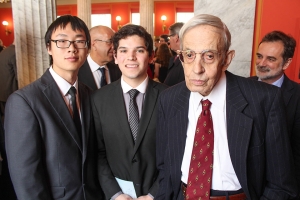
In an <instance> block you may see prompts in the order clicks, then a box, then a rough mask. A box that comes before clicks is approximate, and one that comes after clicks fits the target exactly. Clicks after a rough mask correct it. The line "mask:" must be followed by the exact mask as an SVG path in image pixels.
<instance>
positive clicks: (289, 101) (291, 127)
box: [250, 75, 300, 191]
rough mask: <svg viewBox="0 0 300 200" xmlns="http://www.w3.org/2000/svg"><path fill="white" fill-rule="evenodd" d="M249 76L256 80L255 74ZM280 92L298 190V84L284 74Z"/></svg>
mask: <svg viewBox="0 0 300 200" xmlns="http://www.w3.org/2000/svg"><path fill="white" fill-rule="evenodd" d="M250 78H251V79H255V80H258V77H257V76H253V77H250ZM281 92H282V96H283V100H284V105H285V106H286V113H287V114H286V115H287V124H288V131H289V135H290V138H291V146H292V150H293V155H294V162H295V166H296V169H297V170H296V178H297V182H298V191H300V170H299V169H300V85H299V84H298V83H296V82H294V81H291V80H290V79H289V78H288V77H287V76H286V75H284V79H283V83H282V85H281Z"/></svg>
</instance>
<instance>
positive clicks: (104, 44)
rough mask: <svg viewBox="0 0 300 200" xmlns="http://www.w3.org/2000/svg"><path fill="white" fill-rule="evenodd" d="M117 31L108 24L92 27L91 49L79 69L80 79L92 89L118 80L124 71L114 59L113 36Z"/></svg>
mask: <svg viewBox="0 0 300 200" xmlns="http://www.w3.org/2000/svg"><path fill="white" fill-rule="evenodd" d="M114 34H115V32H114V31H113V30H112V29H111V28H109V27H107V26H95V27H93V28H91V29H90V35H91V50H90V54H89V55H88V57H87V59H86V61H85V62H84V64H83V65H82V67H81V68H80V69H79V73H78V80H79V81H81V82H83V83H84V84H86V85H87V86H89V87H90V88H91V89H92V90H96V89H98V88H101V87H103V86H105V85H107V84H109V83H111V82H114V81H116V80H118V79H119V78H120V77H121V75H122V73H121V71H120V69H119V67H118V65H117V64H115V63H114V61H113V44H112V40H111V38H112V36H113V35H114Z"/></svg>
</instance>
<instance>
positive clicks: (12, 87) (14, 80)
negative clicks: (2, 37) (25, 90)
mask: <svg viewBox="0 0 300 200" xmlns="http://www.w3.org/2000/svg"><path fill="white" fill-rule="evenodd" d="M0 85H1V87H0V101H1V102H6V100H7V98H8V96H9V95H10V94H11V93H13V92H14V91H16V90H17V89H18V77H17V62H16V51H15V45H10V46H8V47H6V48H5V49H4V50H3V51H2V52H1V54H0Z"/></svg>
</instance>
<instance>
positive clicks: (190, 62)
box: [180, 25, 234, 96]
mask: <svg viewBox="0 0 300 200" xmlns="http://www.w3.org/2000/svg"><path fill="white" fill-rule="evenodd" d="M219 42H220V34H219V33H218V30H217V29H216V28H215V27H212V26H209V25H199V26H197V27H194V28H192V29H190V30H188V31H187V32H186V33H185V35H184V36H183V40H182V44H183V45H182V47H183V48H182V51H183V52H182V55H181V56H180V58H181V60H182V61H183V63H182V64H183V68H184V74H185V81H186V85H187V87H188V89H189V90H190V91H192V92H199V93H200V94H201V95H203V96H207V95H209V94H210V92H211V91H212V89H213V88H214V86H215V85H216V83H217V82H218V81H219V79H220V77H221V75H222V72H223V71H225V70H226V69H227V68H228V65H229V63H230V61H231V59H232V57H233V56H234V52H229V53H227V52H225V53H224V52H219V50H218V46H220V44H219ZM222 54H223V55H222ZM222 57H223V59H222ZM225 57H226V58H225Z"/></svg>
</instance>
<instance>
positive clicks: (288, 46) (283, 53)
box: [252, 31, 300, 191]
mask: <svg viewBox="0 0 300 200" xmlns="http://www.w3.org/2000/svg"><path fill="white" fill-rule="evenodd" d="M295 47H296V41H295V39H294V38H293V37H291V36H289V35H286V34H285V33H283V32H281V31H272V32H270V33H268V34H266V35H265V36H264V37H263V39H262V41H261V42H260V44H259V46H258V50H257V53H256V74H257V76H256V77H252V78H254V79H256V80H259V81H262V82H265V83H268V84H272V85H275V86H277V87H280V88H281V92H282V94H283V100H284V105H285V106H286V113H287V124H288V131H289V135H290V137H291V144H292V150H293V155H294V162H295V166H296V169H298V170H296V178H297V181H298V188H299V189H298V191H300V170H299V169H300V85H299V84H298V83H296V82H294V81H291V80H290V79H289V78H288V77H287V76H286V75H285V74H284V71H285V70H286V69H287V68H288V67H289V65H290V63H291V62H292V59H293V56H294V52H295Z"/></svg>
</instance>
